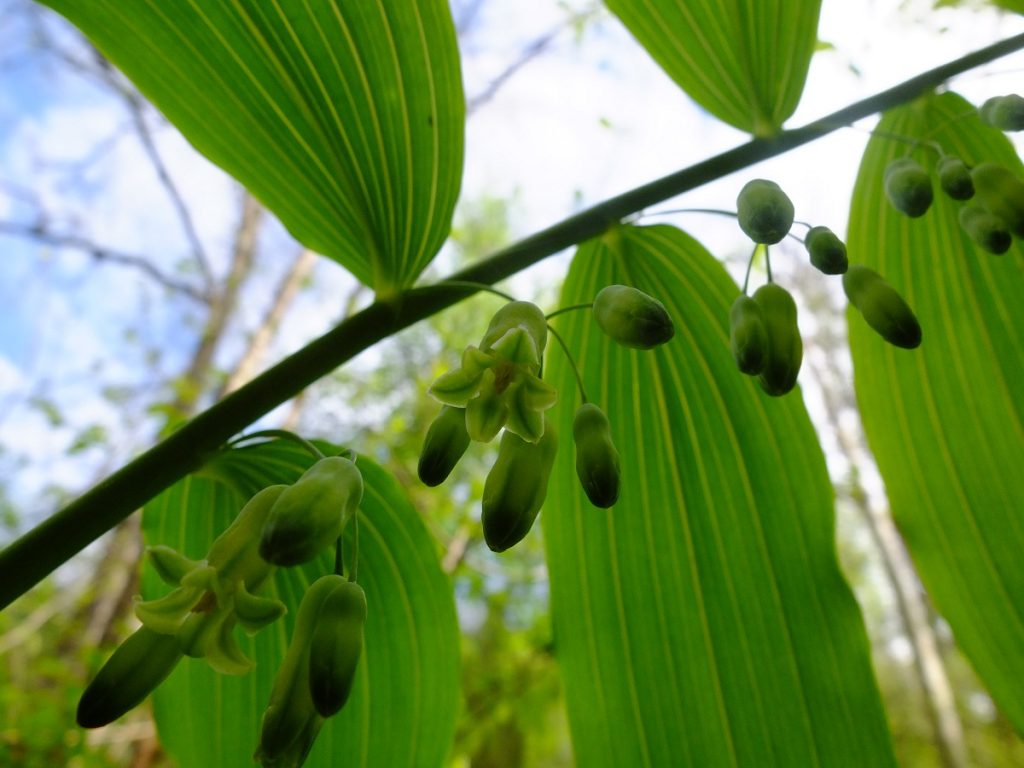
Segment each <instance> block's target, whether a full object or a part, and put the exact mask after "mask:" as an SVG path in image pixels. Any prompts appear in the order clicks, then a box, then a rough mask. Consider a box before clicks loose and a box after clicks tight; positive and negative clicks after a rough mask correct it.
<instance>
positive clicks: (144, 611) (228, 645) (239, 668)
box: [135, 485, 286, 674]
mask: <svg viewBox="0 0 1024 768" xmlns="http://www.w3.org/2000/svg"><path fill="white" fill-rule="evenodd" d="M285 487H286V486H283V485H274V486H270V487H269V488H264V489H263V490H262V491H260V492H259V493H257V494H256V495H255V496H253V497H252V499H250V500H249V502H248V503H247V504H246V505H245V507H243V509H242V511H241V512H239V513H238V516H237V517H236V518H235V520H234V522H232V524H231V525H230V526H229V527H228V528H227V530H225V531H224V532H223V533H222V534H221V535H220V536H218V537H217V539H216V540H215V541H214V542H213V545H212V546H211V547H210V551H209V553H208V554H207V556H206V558H205V559H203V560H190V559H188V558H186V557H185V556H184V555H181V554H179V553H178V552H176V551H175V550H173V549H171V548H170V547H166V546H157V547H151V548H150V549H149V550H148V554H149V558H150V562H151V563H152V564H153V567H154V570H156V572H157V574H158V575H159V576H160V577H161V578H162V579H163V580H164V581H165V582H167V583H168V584H170V585H171V586H173V587H175V589H173V590H172V591H171V592H170V593H168V594H167V595H164V596H163V597H159V598H155V599H153V600H140V601H138V602H136V604H135V615H136V616H137V617H138V619H139V621H141V622H142V623H143V625H144V626H146V627H148V628H149V629H150V630H152V631H153V632H156V633H158V634H161V635H174V636H175V637H176V638H177V643H178V647H179V648H180V649H181V651H182V652H183V653H185V654H186V655H188V656H192V657H194V658H205V659H206V661H207V663H208V664H209V665H210V666H211V667H213V669H215V670H216V671H218V672H222V673H224V674H242V673H244V672H246V671H248V670H249V668H250V667H251V666H252V662H251V661H249V659H247V658H246V656H245V654H244V653H242V651H241V649H240V648H239V647H238V643H237V642H236V640H235V635H234V627H235V625H236V624H239V625H241V627H242V629H244V630H245V631H246V632H247V633H249V634H254V633H255V632H256V631H258V630H259V629H260V628H262V627H264V626H266V625H267V624H269V623H270V622H272V621H274V620H276V619H278V618H280V617H281V616H283V615H284V613H285V610H286V609H285V606H284V604H283V603H282V602H281V601H279V600H276V599H273V598H269V597H262V596H260V595H258V594H255V592H256V590H257V589H258V588H259V587H260V585H261V584H263V583H264V582H265V581H266V580H267V579H268V578H269V577H270V576H271V574H272V573H273V572H274V566H273V565H271V564H270V563H268V562H266V561H265V560H264V559H263V558H261V557H260V556H259V551H258V548H259V541H260V532H261V530H262V528H263V525H264V523H265V522H266V519H267V516H268V514H269V512H270V509H271V507H272V506H273V504H274V502H275V501H276V500H277V498H278V497H279V496H280V495H281V492H282V491H283V490H284V489H285Z"/></svg>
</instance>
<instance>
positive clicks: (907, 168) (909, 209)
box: [885, 157, 933, 219]
mask: <svg viewBox="0 0 1024 768" xmlns="http://www.w3.org/2000/svg"><path fill="white" fill-rule="evenodd" d="M885 195H886V197H888V198H889V202H890V203H892V205H893V207H894V208H895V209H896V210H898V211H900V212H901V213H904V214H906V215H907V216H910V217H911V218H915V219H916V218H917V217H918V216H923V215H924V214H925V212H926V211H927V210H928V209H929V208H930V207H931V204H932V199H933V195H932V181H931V179H930V178H929V176H928V171H926V170H925V169H924V168H922V167H921V165H920V164H919V163H918V162H917V161H916V160H914V159H913V158H910V157H898V158H896V159H895V160H893V161H892V162H890V163H889V165H888V166H886V169H885Z"/></svg>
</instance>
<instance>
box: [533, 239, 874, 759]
mask: <svg viewBox="0 0 1024 768" xmlns="http://www.w3.org/2000/svg"><path fill="white" fill-rule="evenodd" d="M611 283H625V284H631V285H635V286H637V287H639V288H640V289H642V290H645V291H647V292H649V293H651V294H653V295H655V296H657V297H659V298H660V299H662V300H663V301H664V303H665V305H666V307H667V309H668V311H669V313H670V314H671V315H672V317H673V319H674V320H675V324H676V336H675V338H674V339H673V340H672V341H671V342H669V343H668V344H667V345H666V346H664V347H661V348H659V349H657V350H654V351H651V352H638V351H634V350H627V349H623V348H621V347H618V346H616V345H615V344H613V343H611V342H610V341H609V340H608V338H606V337H605V336H604V335H603V334H602V333H601V332H600V331H599V330H598V328H597V326H596V324H595V323H594V321H593V320H592V318H591V316H590V313H581V312H574V313H570V314H567V315H565V316H564V319H563V320H558V321H556V322H558V323H561V324H562V325H561V326H560V330H562V331H563V332H564V335H565V338H566V341H567V342H568V345H569V347H570V348H571V349H573V350H574V351H576V352H577V353H578V356H579V363H580V366H581V372H582V375H583V378H584V380H585V385H586V389H587V395H588V397H589V398H590V400H591V401H592V402H595V403H597V404H599V405H600V406H601V407H602V408H604V409H606V412H607V414H608V416H609V418H610V420H611V424H612V433H613V436H614V440H615V443H616V445H617V446H618V450H619V452H620V454H621V456H622V467H623V484H622V489H621V496H620V500H619V502H618V504H617V505H616V506H615V507H614V508H613V509H611V510H607V511H606V510H601V509H596V508H594V507H593V506H591V505H590V504H589V502H587V500H586V498H585V497H584V496H583V494H582V492H581V491H580V489H579V483H578V482H577V481H576V476H575V471H574V457H573V447H572V442H571V437H570V436H571V434H572V428H571V424H572V418H573V410H574V394H575V393H574V386H575V384H574V380H573V377H572V375H571V373H570V370H569V368H568V366H567V365H566V363H565V361H564V357H563V356H561V354H560V353H559V352H558V351H557V350H555V351H552V352H551V355H550V360H549V363H548V364H549V366H550V372H551V377H552V381H553V382H554V383H556V384H557V385H558V387H559V392H560V393H561V394H560V397H561V402H560V403H559V405H558V406H557V416H556V418H557V427H558V429H559V431H560V434H561V435H562V436H563V442H562V446H561V450H560V451H559V455H558V459H557V466H556V468H555V471H554V474H553V478H552V481H551V492H550V494H549V498H548V503H547V505H546V506H545V508H544V514H543V518H542V519H543V524H544V534H545V539H546V542H547V555H548V568H549V570H550V576H551V601H552V614H553V617H554V625H555V647H556V653H557V656H558V660H559V664H560V666H561V669H562V672H563V679H564V682H565V691H566V698H567V702H568V708H569V720H570V725H571V728H572V734H573V745H574V748H575V750H576V758H577V762H578V763H579V764H580V765H586V766H605V765H606V766H624V765H628V766H639V765H653V766H660V765H675V766H683V765H686V766H701V767H702V768H703V767H705V766H731V765H744V766H757V767H758V768H763V767H764V766H773V765H774V766H787V767H789V766H797V765H799V766H813V765H818V766H830V767H834V766H868V765H870V766H885V765H891V764H892V763H893V757H892V752H891V746H890V740H889V735H888V730H887V727H886V723H885V718H884V715H883V713H882V709H881V703H880V700H879V695H878V691H877V688H876V685H875V682H874V678H873V675H872V670H871V665H870V661H869V651H868V643H867V639H866V635H865V630H864V625H863V622H862V620H861V616H860V613H859V611H858V608H857V605H856V603H855V602H854V599H853V596H852V594H851V592H850V589H849V586H848V585H847V583H846V581H845V580H844V579H843V576H842V574H841V573H840V571H839V567H838V564H837V561H836V552H835V543H834V540H833V533H834V530H833V527H834V519H833V495H832V488H831V486H830V485H829V482H828V475H827V473H826V469H825V462H824V458H823V456H822V452H821V448H820V447H819V445H818V443H817V441H816V439H815V434H814V430H813V429H812V427H811V424H810V421H809V420H808V417H807V414H806V412H805V410H804V406H803V403H802V401H801V399H800V396H799V394H796V393H794V394H791V395H789V396H787V397H785V398H781V399H772V398H769V397H767V396H766V395H763V394H762V393H761V392H760V390H759V389H758V388H757V387H756V386H755V385H754V384H753V383H752V380H751V379H749V378H748V377H745V376H743V375H742V374H740V373H739V372H738V371H737V370H736V366H735V364H734V362H733V360H732V356H731V353H730V351H729V341H728V316H729V307H730V304H731V302H732V301H733V299H735V298H736V296H737V295H738V294H739V289H738V288H737V287H736V285H735V284H734V283H733V281H732V280H731V279H730V278H729V277H728V275H727V274H726V272H725V270H724V269H723V268H722V267H721V265H720V264H719V263H718V262H717V261H716V260H715V259H714V258H713V257H712V256H711V255H710V254H709V253H708V252H707V251H706V250H704V248H702V247H701V246H700V245H699V244H698V243H696V242H695V241H694V240H692V239H691V238H690V237H688V236H687V235H685V234H684V233H682V232H680V231H679V230H677V229H674V228H672V227H667V226H656V227H643V228H634V227H625V228H619V229H616V230H613V231H611V232H609V233H608V234H607V235H605V236H604V237H602V238H600V239H598V240H594V241H590V242H588V243H586V244H584V245H583V246H582V247H581V248H580V249H579V251H578V252H577V255H576V258H575V259H574V261H573V265H572V269H571V271H570V273H569V277H568V280H567V282H566V285H565V288H564V293H563V297H562V300H563V303H564V304H576V303H580V302H587V301H591V300H593V298H594V295H595V294H596V293H597V291H598V290H599V289H600V288H601V287H603V286H605V285H608V284H611Z"/></svg>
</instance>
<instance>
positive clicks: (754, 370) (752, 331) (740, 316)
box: [729, 293, 768, 376]
mask: <svg viewBox="0 0 1024 768" xmlns="http://www.w3.org/2000/svg"><path fill="white" fill-rule="evenodd" d="M729 341H730V344H731V346H732V356H733V357H734V358H735V359H736V365H737V367H738V368H739V369H740V371H741V372H743V373H745V374H747V375H748V376H756V375H757V374H759V373H760V372H761V371H762V370H764V366H765V363H766V362H767V359H768V331H767V330H766V329H765V325H764V314H763V313H762V312H761V307H760V306H759V305H758V303H757V302H756V301H754V300H753V299H752V298H750V297H749V296H747V295H746V294H745V293H741V294H740V295H739V296H737V297H736V301H734V302H733V303H732V309H730V310H729Z"/></svg>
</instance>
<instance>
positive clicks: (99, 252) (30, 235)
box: [0, 221, 209, 304]
mask: <svg viewBox="0 0 1024 768" xmlns="http://www.w3.org/2000/svg"><path fill="white" fill-rule="evenodd" d="M0 234H5V235H11V236H12V237H22V238H25V239H27V240H34V241H36V242H37V243H42V244H44V245H51V246H54V247H55V248H69V249H71V250H76V251H83V252H85V253H87V254H89V255H90V256H92V257H93V258H94V259H95V260H96V261H106V262H110V263H112V264H122V265H124V266H127V267H132V268H133V269H137V270H139V271H140V272H142V273H144V274H145V275H147V276H148V277H150V278H152V279H153V280H155V281H156V282H157V283H159V284H160V285H162V286H163V287H164V288H166V289H167V290H169V291H173V292H175V293H180V294H182V295H184V296H188V297H189V298H190V299H193V300H195V301H198V302H200V303H202V304H206V303H208V302H209V297H208V296H207V295H206V294H205V293H204V292H203V291H201V290H199V289H197V288H196V287H195V286H193V285H190V284H189V283H186V282H185V281H183V280H179V279H177V278H174V277H171V276H170V275H168V274H167V273H166V272H164V271H162V270H161V269H160V268H159V267H157V266H155V265H154V264H153V263H152V262H151V261H150V260H149V259H147V258H146V257H145V256H140V255H138V254H134V253H125V252H123V251H118V250H115V249H112V248H107V247H106V246H102V245H99V244H98V243H94V242H92V241H91V240H89V239H88V238H85V237H81V236H80V235H72V234H65V233H60V232H52V231H51V230H50V229H49V228H47V226H46V225H45V224H42V223H37V224H21V223H19V222H14V221H0Z"/></svg>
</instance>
